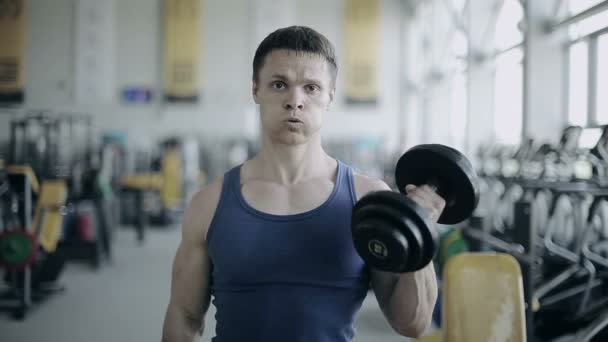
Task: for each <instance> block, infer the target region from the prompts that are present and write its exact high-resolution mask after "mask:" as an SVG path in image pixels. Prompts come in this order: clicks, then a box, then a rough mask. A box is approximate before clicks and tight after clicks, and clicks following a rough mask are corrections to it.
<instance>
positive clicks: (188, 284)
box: [171, 241, 210, 318]
mask: <svg viewBox="0 0 608 342" xmlns="http://www.w3.org/2000/svg"><path fill="white" fill-rule="evenodd" d="M209 281H210V261H209V257H208V255H207V251H206V248H204V247H203V245H202V244H200V245H198V246H197V245H195V244H193V243H192V242H189V241H188V242H186V241H182V243H181V244H180V246H179V247H178V249H177V253H176V254H175V260H174V261H173V271H172V280H171V304H172V305H174V306H176V307H177V308H179V309H180V310H184V312H185V313H186V314H188V315H189V316H196V317H199V316H200V317H201V318H202V316H203V315H204V314H205V312H206V310H207V308H208V306H209Z"/></svg>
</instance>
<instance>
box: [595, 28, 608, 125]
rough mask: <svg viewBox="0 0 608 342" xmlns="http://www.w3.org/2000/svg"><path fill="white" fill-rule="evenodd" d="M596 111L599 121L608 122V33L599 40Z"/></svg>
mask: <svg viewBox="0 0 608 342" xmlns="http://www.w3.org/2000/svg"><path fill="white" fill-rule="evenodd" d="M595 94H596V99H597V100H596V107H595V110H596V113H597V121H598V122H599V123H601V124H608V34H604V35H601V36H600V37H599V38H598V40H597V91H596V92H595Z"/></svg>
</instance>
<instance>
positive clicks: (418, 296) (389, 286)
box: [357, 178, 445, 337]
mask: <svg viewBox="0 0 608 342" xmlns="http://www.w3.org/2000/svg"><path fill="white" fill-rule="evenodd" d="M360 179H361V180H360V181H359V182H357V183H358V187H359V189H360V190H361V192H359V190H358V191H357V192H358V193H360V195H363V194H365V193H367V192H368V191H378V190H390V188H389V187H388V185H386V184H385V183H384V182H381V181H378V180H372V179H369V178H367V179H365V178H360ZM405 190H406V192H407V196H408V197H410V198H411V199H412V200H414V201H415V202H416V203H417V204H418V205H420V206H421V207H423V208H425V209H426V210H427V213H428V214H429V217H430V219H431V220H432V221H433V222H437V220H438V219H439V216H440V215H441V212H442V211H443V209H444V207H445V201H444V200H443V199H442V198H441V197H439V195H437V193H435V192H434V191H433V190H432V189H431V188H430V187H428V186H420V187H416V186H412V185H408V186H407V187H406V189H405ZM371 273H372V288H373V290H374V294H375V295H376V299H377V301H378V304H379V305H380V308H381V309H382V312H383V313H384V316H385V317H386V319H387V320H388V322H389V324H390V325H391V326H392V327H393V329H395V331H397V333H399V334H400V335H403V336H407V337H418V336H420V335H422V334H424V333H425V332H426V331H427V329H428V328H429V326H430V325H431V322H432V317H433V310H434V309H435V302H436V301H437V295H438V289H437V277H436V274H435V268H434V266H433V263H430V264H428V265H427V266H425V267H424V268H422V269H420V270H419V271H416V272H408V273H401V274H397V273H389V272H383V271H380V270H375V269H372V271H371Z"/></svg>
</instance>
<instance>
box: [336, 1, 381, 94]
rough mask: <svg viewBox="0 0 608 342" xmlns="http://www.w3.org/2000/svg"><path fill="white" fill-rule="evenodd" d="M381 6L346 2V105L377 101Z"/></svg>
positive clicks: (374, 3) (366, 2) (379, 2)
mask: <svg viewBox="0 0 608 342" xmlns="http://www.w3.org/2000/svg"><path fill="white" fill-rule="evenodd" d="M381 5H382V4H381V1H380V0H346V4H345V11H346V12H345V16H344V25H345V26H344V81H345V84H344V88H345V89H344V95H345V97H346V102H347V103H368V104H375V103H376V102H377V101H378V91H379V89H378V84H379V77H380V49H381V46H380V40H381V35H380V28H381V27H380V26H381V21H380V20H381Z"/></svg>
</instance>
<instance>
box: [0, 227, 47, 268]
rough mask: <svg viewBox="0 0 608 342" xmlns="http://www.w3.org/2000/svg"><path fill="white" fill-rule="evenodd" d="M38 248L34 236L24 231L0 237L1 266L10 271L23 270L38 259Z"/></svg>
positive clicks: (8, 233)
mask: <svg viewBox="0 0 608 342" xmlns="http://www.w3.org/2000/svg"><path fill="white" fill-rule="evenodd" d="M37 252H38V247H37V246H36V242H35V239H34V238H33V236H32V235H30V234H28V233H26V232H23V231H12V232H6V233H3V234H2V235H0V265H2V266H4V267H5V268H8V269H9V270H18V269H22V268H24V267H25V266H27V265H29V264H30V263H32V262H33V261H34V259H35V258H36V254H37Z"/></svg>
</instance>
